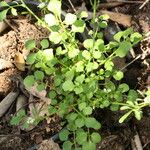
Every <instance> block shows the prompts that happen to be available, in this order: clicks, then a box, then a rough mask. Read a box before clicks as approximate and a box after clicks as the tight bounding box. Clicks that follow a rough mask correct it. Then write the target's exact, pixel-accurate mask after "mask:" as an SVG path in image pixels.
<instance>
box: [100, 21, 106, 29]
mask: <svg viewBox="0 0 150 150" xmlns="http://www.w3.org/2000/svg"><path fill="white" fill-rule="evenodd" d="M107 25H108V24H107V21H102V22H100V23H99V26H100V28H106V27H107Z"/></svg>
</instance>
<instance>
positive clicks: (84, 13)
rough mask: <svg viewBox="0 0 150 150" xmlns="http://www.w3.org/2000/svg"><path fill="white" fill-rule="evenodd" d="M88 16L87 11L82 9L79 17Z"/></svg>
mask: <svg viewBox="0 0 150 150" xmlns="http://www.w3.org/2000/svg"><path fill="white" fill-rule="evenodd" d="M87 17H88V13H87V12H86V11H82V12H81V13H80V18H87Z"/></svg>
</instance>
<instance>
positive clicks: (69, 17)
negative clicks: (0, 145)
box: [64, 13, 77, 25]
mask: <svg viewBox="0 0 150 150" xmlns="http://www.w3.org/2000/svg"><path fill="white" fill-rule="evenodd" d="M76 20H77V16H76V15H74V14H71V13H67V14H66V16H65V21H64V22H65V24H66V25H72V24H73V23H74V22H75V21H76Z"/></svg>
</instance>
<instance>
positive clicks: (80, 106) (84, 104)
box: [78, 102, 86, 111]
mask: <svg viewBox="0 0 150 150" xmlns="http://www.w3.org/2000/svg"><path fill="white" fill-rule="evenodd" d="M78 108H79V110H80V111H82V110H83V109H84V108H86V103H85V102H82V103H79V104H78Z"/></svg>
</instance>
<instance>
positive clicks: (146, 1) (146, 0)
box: [139, 0, 149, 9]
mask: <svg viewBox="0 0 150 150" xmlns="http://www.w3.org/2000/svg"><path fill="white" fill-rule="evenodd" d="M148 2H149V0H145V2H144V3H143V4H142V5H141V6H140V8H139V9H142V8H143V7H144V6H145V5H146V4H147V3H148Z"/></svg>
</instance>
